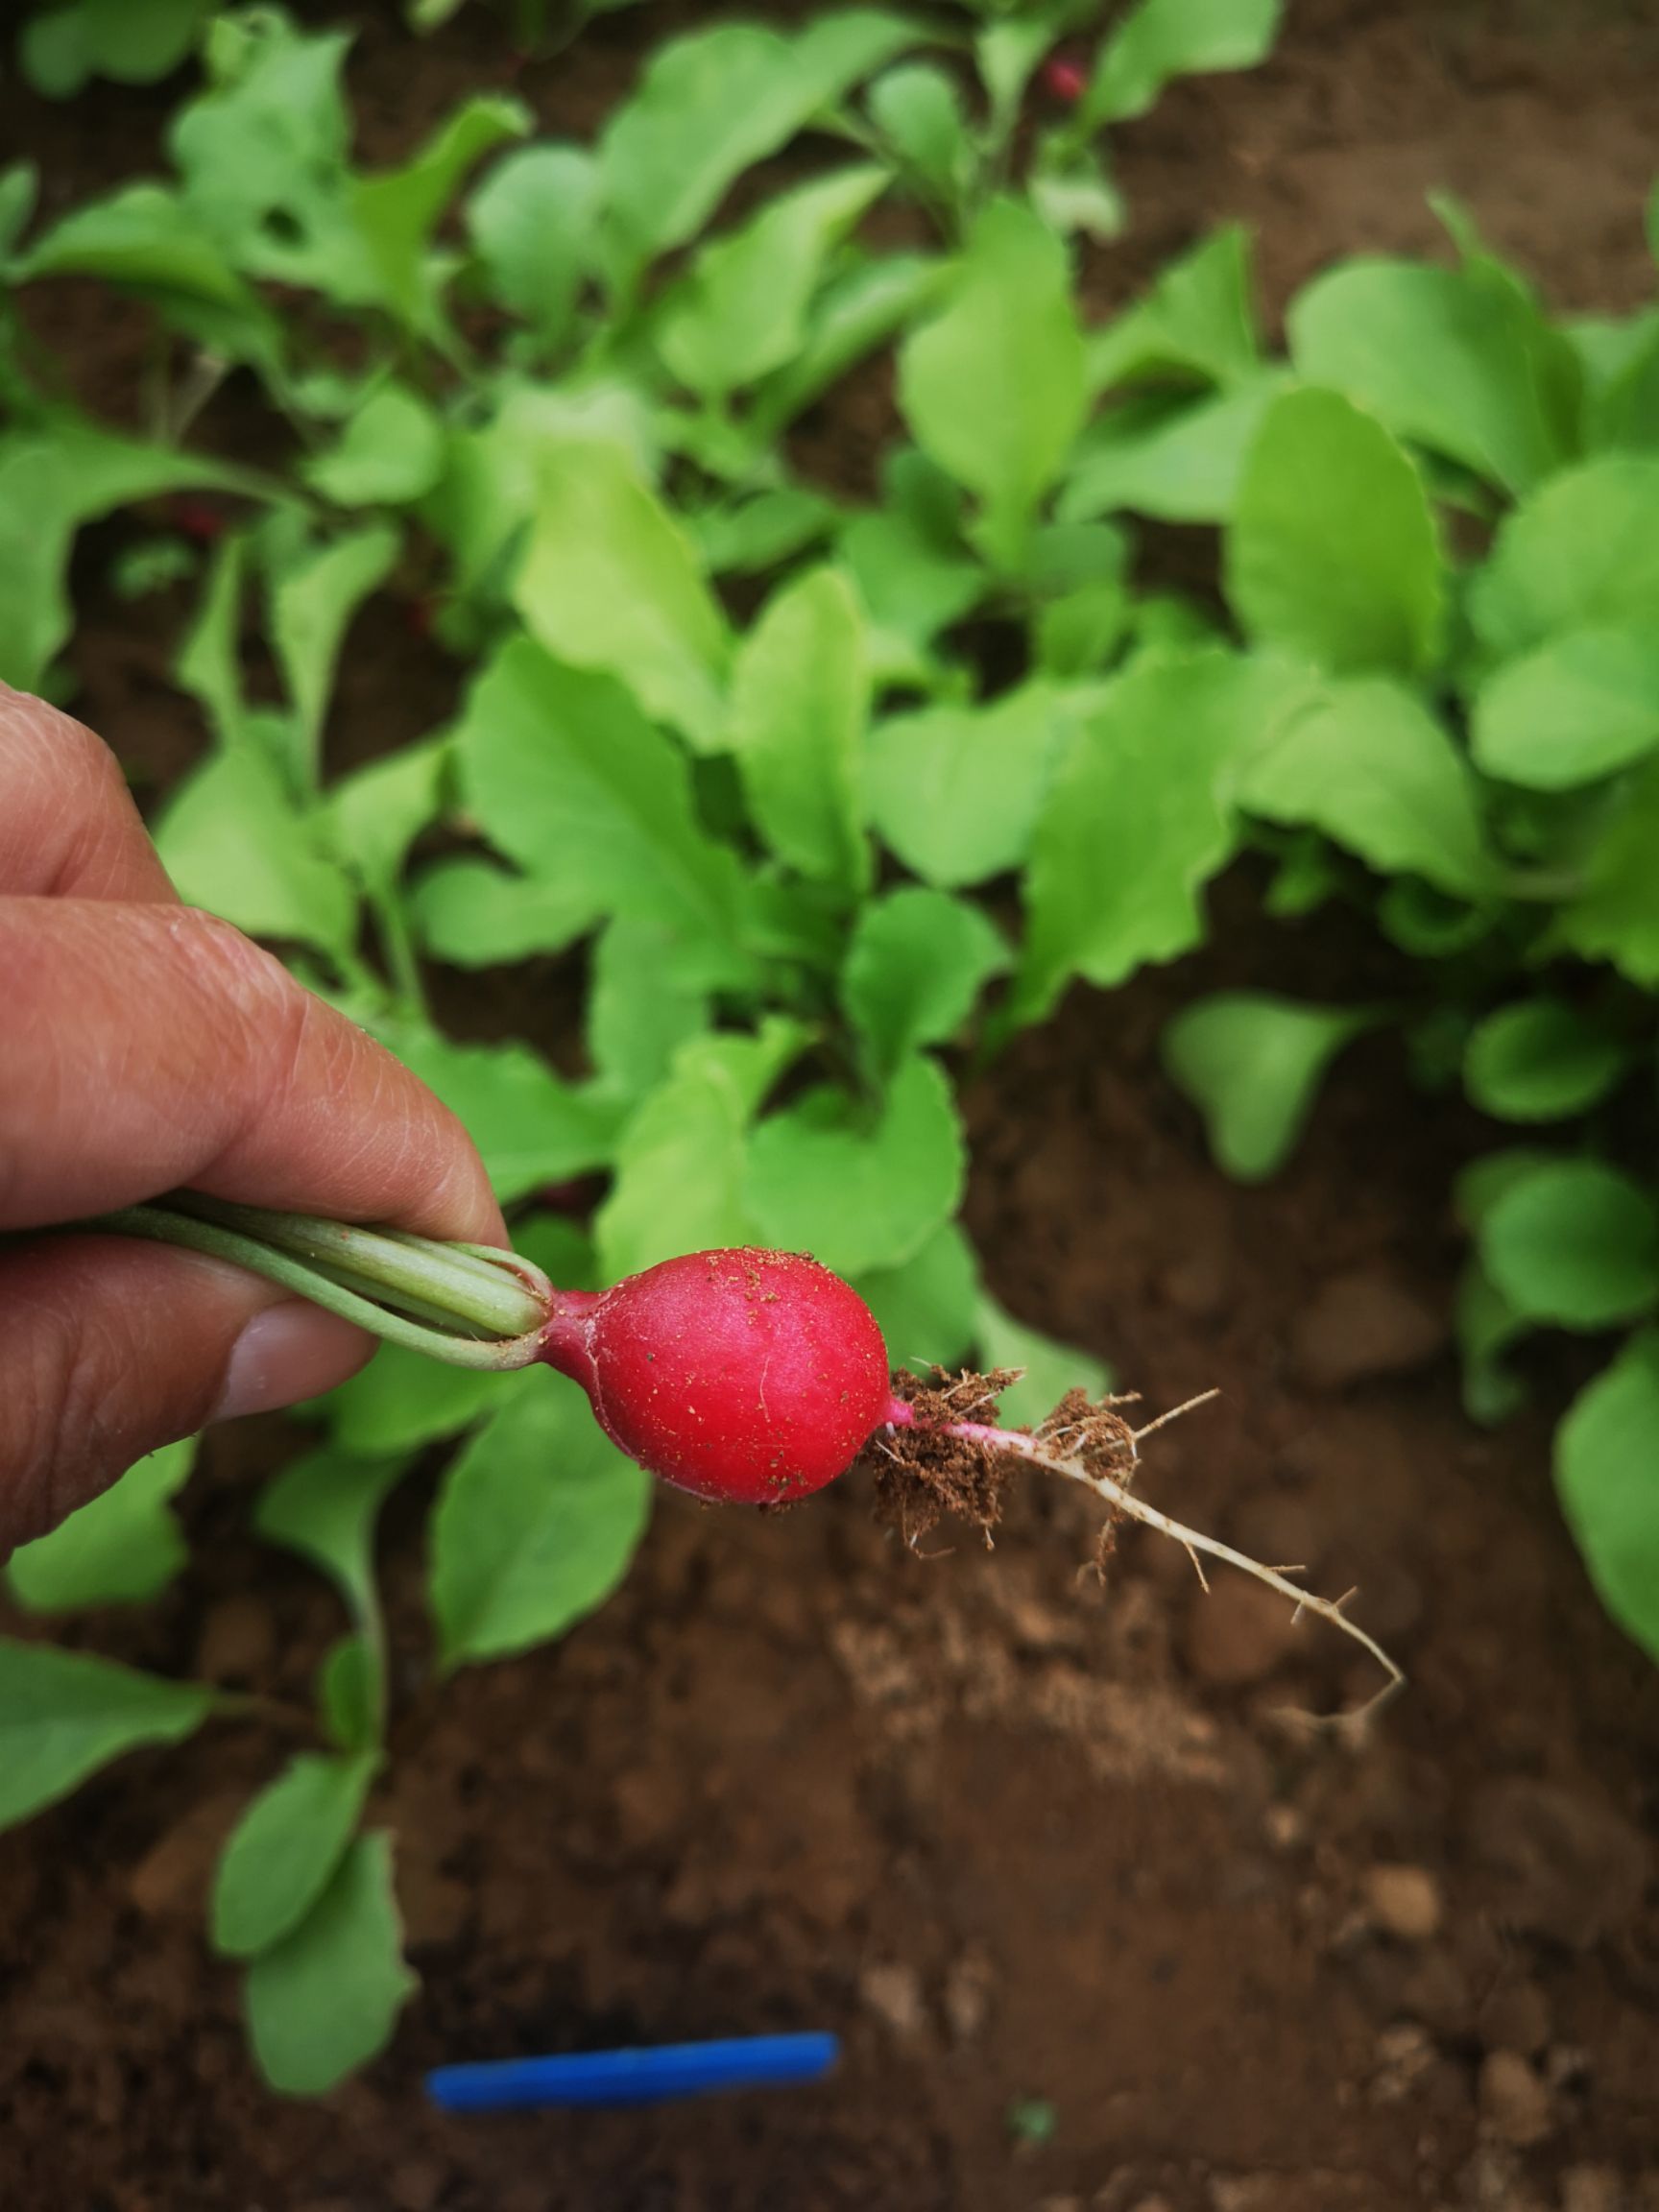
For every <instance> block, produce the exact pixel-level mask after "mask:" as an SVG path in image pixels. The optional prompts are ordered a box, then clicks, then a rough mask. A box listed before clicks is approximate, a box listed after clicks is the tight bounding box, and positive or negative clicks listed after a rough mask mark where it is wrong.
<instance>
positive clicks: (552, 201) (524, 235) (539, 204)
mask: <svg viewBox="0 0 1659 2212" xmlns="http://www.w3.org/2000/svg"><path fill="white" fill-rule="evenodd" d="M598 212H599V180H598V174H597V171H596V169H595V165H594V161H593V157H592V156H591V155H590V154H587V153H584V152H583V151H582V149H581V148H579V147H576V146H553V145H547V144H541V145H536V146H523V147H520V148H519V149H518V150H517V152H516V153H513V154H509V155H508V156H507V157H506V159H505V160H503V161H498V162H497V163H496V164H495V166H494V168H493V169H492V170H491V172H490V174H489V176H488V177H486V178H485V180H484V181H483V183H482V184H481V185H480V186H479V187H478V189H477V191H476V192H474V193H473V195H472V197H471V199H470V200H469V202H468V204H467V228H468V230H469V233H470V235H471V239H472V247H473V251H474V252H476V254H477V256H478V259H479V262H480V265H481V266H482V268H483V272H484V278H485V282H486V283H487V285H488V287H489V290H490V296H491V298H492V299H493V300H494V301H496V303H497V304H498V305H499V306H502V307H505V308H506V309H507V310H508V311H509V313H511V314H514V315H517V316H518V317H520V318H521V320H522V321H524V322H526V323H528V324H529V325H530V327H531V329H532V330H533V331H534V332H535V333H536V336H537V338H538V339H539V340H540V341H541V344H542V345H543V346H544V347H553V346H557V345H559V344H561V343H562V342H563V341H564V340H565V338H567V337H568V336H569V335H570V329H571V324H572V320H573V317H574V313H575V308H576V301H577V299H578V296H579V294H580V292H581V289H582V279H583V276H584V274H585V272H586V269H587V266H588V263H589V258H590V256H591V252H592V247H593V235H594V227H595V224H596V221H597V217H598Z"/></svg>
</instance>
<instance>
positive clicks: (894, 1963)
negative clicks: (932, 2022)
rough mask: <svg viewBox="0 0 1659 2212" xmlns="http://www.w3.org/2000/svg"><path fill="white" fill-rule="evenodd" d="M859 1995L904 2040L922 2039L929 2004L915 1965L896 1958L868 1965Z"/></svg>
mask: <svg viewBox="0 0 1659 2212" xmlns="http://www.w3.org/2000/svg"><path fill="white" fill-rule="evenodd" d="M858 1994H859V1996H860V1997H862V1998H863V2000H864V2004H865V2007H866V2008H867V2009H868V2010H869V2011H871V2012H874V2013H875V2014H876V2016H877V2018H878V2020H881V2021H884V2022H885V2023H886V2025H887V2026H888V2027H889V2028H890V2029H891V2030H892V2032H893V2033H894V2034H895V2035H896V2036H897V2037H898V2039H899V2040H900V2042H901V2043H915V2042H919V2041H920V2040H921V2038H922V2037H923V2036H924V2035H926V2032H927V2007H926V2001H925V1999H924V1998H923V1995H922V1978H921V1976H920V1975H919V1974H918V1973H917V1971H916V1969H915V1967H914V1966H906V1965H905V1964H904V1963H903V1961H902V1960H897V1959H895V1960H888V1961H886V1962H884V1963H878V1964H876V1965H873V1966H866V1967H865V1969H864V1971H863V1972H862V1973H861V1974H860V1975H859V1977H858Z"/></svg>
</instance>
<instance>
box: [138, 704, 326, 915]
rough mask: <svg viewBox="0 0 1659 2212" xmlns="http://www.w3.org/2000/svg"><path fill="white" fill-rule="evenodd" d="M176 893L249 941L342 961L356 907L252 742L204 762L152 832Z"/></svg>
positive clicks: (315, 827) (314, 831) (309, 824)
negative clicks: (284, 941) (284, 942)
mask: <svg viewBox="0 0 1659 2212" xmlns="http://www.w3.org/2000/svg"><path fill="white" fill-rule="evenodd" d="M156 848H157V850H158V851H159V853H160V854H161V858H162V861H163V863H164V864H165V866H166V869H167V873H168V874H169V875H170V876H171V877H172V878H173V880H174V882H175V883H176V884H177V885H178V887H179V893H180V897H181V898H182V899H184V900H186V901H187V902H189V904H191V905H192V906H205V907H206V908H207V909H208V910H209V911H210V912H211V913H214V914H221V915H223V916H224V918H225V919H226V921H228V922H233V923H235V925H236V926H237V927H238V928H239V929H246V930H247V931H248V932H249V934H250V935H251V936H255V937H281V938H292V939H293V940H294V941H295V942H296V943H298V944H301V945H314V946H316V947H317V948H318V949H319V950H322V951H325V952H332V953H335V954H341V953H344V952H346V951H348V950H349V949H350V947H351V944H352V941H353V939H354V938H355V935H356V930H357V901H356V898H355V896H354V894H353V892H352V889H351V886H350V884H349V882H348V881H347V878H346V877H345V876H344V875H343V874H342V872H341V870H340V869H339V868H338V867H337V866H336V864H335V862H334V860H333V859H332V857H331V856H330V855H329V854H328V853H327V851H326V849H325V843H324V839H323V836H322V831H321V827H320V824H319V821H318V818H317V817H316V816H315V815H310V814H305V813H302V812H301V810H300V808H299V807H297V806H296V805H295V804H294V802H293V800H292V799H291V798H290V797H289V795H288V791H287V788H286V786H285V785H284V783H283V781H282V779H281V777H280V776H279V775H278V773H277V771H276V767H275V766H274V765H273V763H272V761H271V759H270V757H268V755H267V754H265V753H264V752H262V751H260V750H259V749H258V748H256V747H254V746H252V745H242V746H238V747H236V748H235V749H234V750H233V751H229V752H225V753H218V754H214V755H212V756H210V757H209V758H208V759H206V760H205V761H204V763H203V764H202V766H201V767H200V768H198V769H196V770H194V771H193V773H192V774H191V775H190V776H188V777H187V778H186V779H185V781H184V782H183V783H182V784H180V786H179V787H178V788H177V790H176V791H175V792H174V795H173V797H172V799H171V801H170V802H169V803H168V805H167V808H166V810H165V812H164V813H163V814H162V816H161V819H160V822H159V824H158V825H157V828H156Z"/></svg>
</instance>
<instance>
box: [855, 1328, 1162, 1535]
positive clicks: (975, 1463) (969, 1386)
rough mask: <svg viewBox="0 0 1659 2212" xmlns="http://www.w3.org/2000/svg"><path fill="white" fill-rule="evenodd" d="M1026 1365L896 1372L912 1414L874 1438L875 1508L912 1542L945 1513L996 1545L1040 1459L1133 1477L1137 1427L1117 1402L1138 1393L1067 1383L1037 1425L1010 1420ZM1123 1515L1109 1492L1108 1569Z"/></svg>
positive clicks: (897, 1391)
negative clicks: (1105, 1393)
mask: <svg viewBox="0 0 1659 2212" xmlns="http://www.w3.org/2000/svg"><path fill="white" fill-rule="evenodd" d="M1022 1373H1023V1370H1022V1369H1021V1368H1018V1367H994V1368H992V1370H991V1372H990V1373H989V1374H988V1375H980V1374H976V1373H975V1372H974V1371H973V1370H972V1369H968V1368H965V1369H964V1370H963V1371H962V1372H961V1373H960V1374H958V1375H952V1374H950V1372H949V1370H948V1369H946V1368H943V1367H935V1368H934V1369H933V1370H932V1373H931V1377H930V1379H927V1380H924V1379H923V1378H922V1377H920V1376H917V1375H913V1374H911V1373H909V1372H908V1371H907V1370H902V1371H901V1372H900V1373H899V1374H897V1375H895V1377H894V1378H893V1394H894V1396H895V1397H896V1398H898V1399H899V1400H900V1401H901V1402H902V1404H903V1405H906V1406H908V1407H910V1408H911V1411H912V1416H913V1417H912V1419H911V1420H910V1421H909V1422H908V1423H896V1424H894V1425H893V1426H892V1427H890V1428H887V1429H884V1430H882V1431H880V1433H879V1435H878V1437H877V1438H876V1440H875V1441H874V1443H873V1444H872V1445H871V1448H870V1457H871V1459H872V1462H873V1464H874V1466H875V1470H876V1518H877V1520H878V1522H879V1523H880V1525H881V1526H882V1527H886V1528H893V1529H896V1530H897V1531H898V1533H899V1534H900V1535H901V1536H902V1538H903V1540H904V1542H905V1543H906V1544H907V1545H908V1546H909V1547H910V1548H911V1550H914V1549H915V1548H916V1546H917V1544H918V1543H919V1542H920V1540H921V1539H922V1538H923V1537H924V1536H926V1534H927V1533H928V1531H929V1530H930V1529H932V1528H933V1527H936V1526H937V1525H938V1523H939V1522H940V1521H941V1520H942V1519H943V1518H944V1517H945V1516H946V1515H947V1514H950V1515H953V1516H955V1517H956V1518H957V1519H959V1520H964V1521H969V1522H972V1523H973V1525H974V1527H976V1528H977V1529H979V1530H980V1532H981V1533H982V1534H983V1536H984V1538H985V1541H986V1545H987V1547H989V1545H990V1542H991V1531H992V1529H993V1528H995V1527H997V1525H998V1522H999V1521H1000V1520H1001V1518H1002V1513H1003V1507H1004V1504H1005V1503H1006V1500H1007V1496H1008V1493H1009V1491H1010V1489H1011V1488H1012V1486H1013V1484H1014V1483H1015V1482H1016V1481H1018V1480H1019V1479H1020V1477H1021V1476H1022V1475H1023V1474H1025V1473H1027V1472H1028V1471H1029V1470H1030V1469H1031V1468H1032V1467H1033V1466H1036V1465H1046V1466H1047V1467H1049V1468H1050V1469H1051V1470H1053V1471H1055V1472H1070V1471H1072V1470H1075V1472H1076V1473H1077V1474H1078V1475H1079V1476H1080V1477H1081V1478H1082V1479H1085V1480H1093V1479H1096V1478H1099V1477H1104V1478H1105V1479H1107V1480H1108V1481H1110V1482H1113V1483H1116V1484H1119V1485H1121V1486H1122V1487H1124V1488H1127V1487H1128V1485H1129V1483H1130V1482H1131V1481H1132V1480H1133V1479H1134V1475H1135V1465H1136V1449H1135V1431H1134V1430H1133V1429H1131V1428H1130V1426H1129V1424H1128V1422H1127V1421H1125V1420H1124V1418H1123V1416H1122V1415H1121V1414H1120V1413H1119V1412H1118V1407H1119V1406H1126V1405H1130V1404H1132V1403H1134V1401H1133V1400H1131V1399H1128V1398H1102V1399H1100V1400H1099V1401H1098V1402H1097V1403H1096V1402H1095V1401H1094V1399H1092V1398H1091V1397H1090V1396H1089V1394H1088V1392H1087V1391H1086V1390H1069V1391H1068V1392H1067V1393H1066V1395H1065V1397H1064V1398H1062V1399H1061V1401H1060V1403H1059V1405H1058V1406H1056V1407H1055V1408H1054V1410H1053V1412H1052V1413H1050V1414H1049V1415H1048V1416H1047V1417H1046V1419H1045V1420H1043V1421H1041V1422H1039V1423H1038V1425H1037V1426H1036V1428H1034V1429H1031V1428H1025V1429H1007V1428H1003V1427H1002V1426H1001V1425H1000V1424H999V1423H998V1418H997V1415H998V1404H999V1401H1000V1399H1001V1396H1002V1393H1003V1391H1004V1390H1007V1389H1010V1388H1012V1386H1013V1385H1014V1384H1015V1383H1018V1382H1019V1381H1020V1380H1021V1377H1022ZM1119 1518H1120V1509H1119V1508H1118V1507H1117V1506H1116V1505H1115V1504H1114V1503H1112V1502H1111V1501H1110V1500H1108V1501H1107V1515H1106V1520H1105V1523H1104V1525H1103V1526H1102V1527H1101V1530H1100V1539H1099V1544H1098V1546H1097V1549H1096V1552H1095V1565H1096V1568H1097V1570H1098V1571H1099V1573H1100V1574H1101V1575H1104V1573H1105V1569H1106V1561H1107V1560H1108V1558H1109V1557H1110V1556H1111V1552H1112V1547H1113V1534H1114V1530H1115V1529H1116V1527H1117V1524H1118V1519H1119Z"/></svg>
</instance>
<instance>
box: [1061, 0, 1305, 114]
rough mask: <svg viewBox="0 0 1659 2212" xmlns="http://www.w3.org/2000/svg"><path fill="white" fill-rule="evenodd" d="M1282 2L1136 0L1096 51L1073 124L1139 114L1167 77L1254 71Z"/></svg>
mask: <svg viewBox="0 0 1659 2212" xmlns="http://www.w3.org/2000/svg"><path fill="white" fill-rule="evenodd" d="M1281 6H1282V0H1140V4H1139V6H1137V7H1135V8H1132V9H1131V10H1130V12H1128V14H1127V15H1125V16H1124V17H1123V19H1122V21H1121V22H1120V23H1118V25H1117V26H1116V27H1115V29H1114V30H1113V32H1112V33H1111V36H1109V37H1108V38H1107V39H1106V41H1105V43H1104V45H1103V46H1102V47H1101V49H1100V56H1099V60H1097V61H1096V62H1095V64H1094V76H1093V77H1092V78H1091V80H1090V83H1089V88H1088V90H1087V91H1086V92H1085V93H1084V95H1083V98H1082V101H1081V102H1080V103H1079V106H1078V117H1077V119H1078V123H1079V126H1080V127H1084V128H1089V129H1094V128H1097V127H1098V126H1099V125H1100V124H1102V123H1125V122H1129V121H1130V120H1132V119H1133V118H1134V117H1135V116H1137V115H1144V114H1145V112H1146V110H1147V109H1148V108H1150V107H1152V106H1153V104H1154V103H1155V102H1156V100H1157V98H1158V95H1159V93H1160V92H1162V91H1163V89H1164V87H1165V85H1166V84H1168V82H1169V80H1170V79H1171V78H1172V77H1191V76H1195V75H1199V74H1208V73H1209V72H1211V71H1213V70H1223V69H1254V68H1255V66H1256V64H1257V62H1258V61H1262V60H1265V59H1266V57H1267V55H1268V54H1269V53H1271V51H1272V48H1273V40H1274V38H1275V37H1276V36H1277V35H1278V30H1279V16H1280V10H1281Z"/></svg>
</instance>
